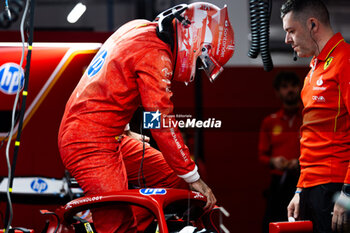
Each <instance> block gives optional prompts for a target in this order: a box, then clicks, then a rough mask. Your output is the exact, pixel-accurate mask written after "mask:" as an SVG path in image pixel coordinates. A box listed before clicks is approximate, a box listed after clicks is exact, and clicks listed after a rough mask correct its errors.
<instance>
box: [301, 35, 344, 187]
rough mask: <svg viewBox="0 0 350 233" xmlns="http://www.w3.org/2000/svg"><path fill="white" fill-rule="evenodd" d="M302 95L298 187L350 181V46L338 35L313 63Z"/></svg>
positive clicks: (328, 43)
mask: <svg viewBox="0 0 350 233" xmlns="http://www.w3.org/2000/svg"><path fill="white" fill-rule="evenodd" d="M310 66H311V68H312V69H311V70H310V72H309V73H308V75H307V77H306V78H305V81H304V87H303V90H302V92H301V97H302V100H303V104H304V110H303V125H302V127H301V136H302V138H301V141H300V143H301V156H300V166H301V174H300V178H299V182H298V185H297V186H298V187H300V188H307V187H312V186H315V185H320V184H325V183H350V173H349V172H348V171H349V170H350V169H349V159H350V114H349V113H350V45H349V44H347V43H345V41H344V39H343V37H342V35H341V34H340V33H337V34H335V35H334V36H333V37H332V38H331V39H330V40H329V41H328V42H327V44H326V45H325V47H324V48H323V49H322V51H321V53H320V54H319V56H318V57H314V58H313V59H312V61H311V63H310Z"/></svg>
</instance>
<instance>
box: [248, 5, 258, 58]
mask: <svg viewBox="0 0 350 233" xmlns="http://www.w3.org/2000/svg"><path fill="white" fill-rule="evenodd" d="M258 7H259V0H250V2H249V8H250V29H251V41H252V42H251V46H250V50H249V52H248V56H249V57H250V58H257V56H258V55H259V50H260V45H259V44H260V42H259V41H260V33H259V25H260V16H259V14H260V11H259V9H258Z"/></svg>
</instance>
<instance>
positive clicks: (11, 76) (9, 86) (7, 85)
mask: <svg viewBox="0 0 350 233" xmlns="http://www.w3.org/2000/svg"><path fill="white" fill-rule="evenodd" d="M23 73H24V72H23V69H22V67H20V66H19V65H18V64H16V63H5V64H3V65H2V66H0V90H1V91H2V92H4V93H5V94H8V95H13V94H16V93H17V91H18V89H22V88H23V86H24V74H23ZM18 82H19V83H18ZM18 84H19V85H18Z"/></svg>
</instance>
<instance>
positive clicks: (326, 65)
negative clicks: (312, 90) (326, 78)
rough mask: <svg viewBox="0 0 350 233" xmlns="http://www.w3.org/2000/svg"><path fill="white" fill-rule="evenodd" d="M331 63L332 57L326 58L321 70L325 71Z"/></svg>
mask: <svg viewBox="0 0 350 233" xmlns="http://www.w3.org/2000/svg"><path fill="white" fill-rule="evenodd" d="M332 61H333V57H329V58H327V60H326V62H325V63H324V66H323V69H324V70H326V69H327V68H328V66H329V65H330V64H331V62H332Z"/></svg>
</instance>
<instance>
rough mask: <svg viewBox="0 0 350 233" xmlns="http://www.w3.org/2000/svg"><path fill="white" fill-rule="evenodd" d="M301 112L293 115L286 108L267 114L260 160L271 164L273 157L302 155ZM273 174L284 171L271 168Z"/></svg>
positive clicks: (288, 157)
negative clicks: (286, 111) (287, 112)
mask: <svg viewBox="0 0 350 233" xmlns="http://www.w3.org/2000/svg"><path fill="white" fill-rule="evenodd" d="M301 122H302V117H301V112H297V113H295V114H292V115H288V114H286V113H285V111H284V109H281V110H279V111H278V112H276V113H273V114H271V115H269V116H267V117H266V118H265V119H264V120H263V122H262V124H261V129H260V136H259V160H260V161H261V162H262V163H264V164H267V165H268V164H269V163H270V159H271V158H272V157H278V156H283V157H285V158H286V159H287V160H291V159H298V158H299V155H300V143H299V142H300V133H299V131H300V126H301ZM271 173H272V174H277V175H282V174H283V171H279V170H276V169H275V170H271Z"/></svg>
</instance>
